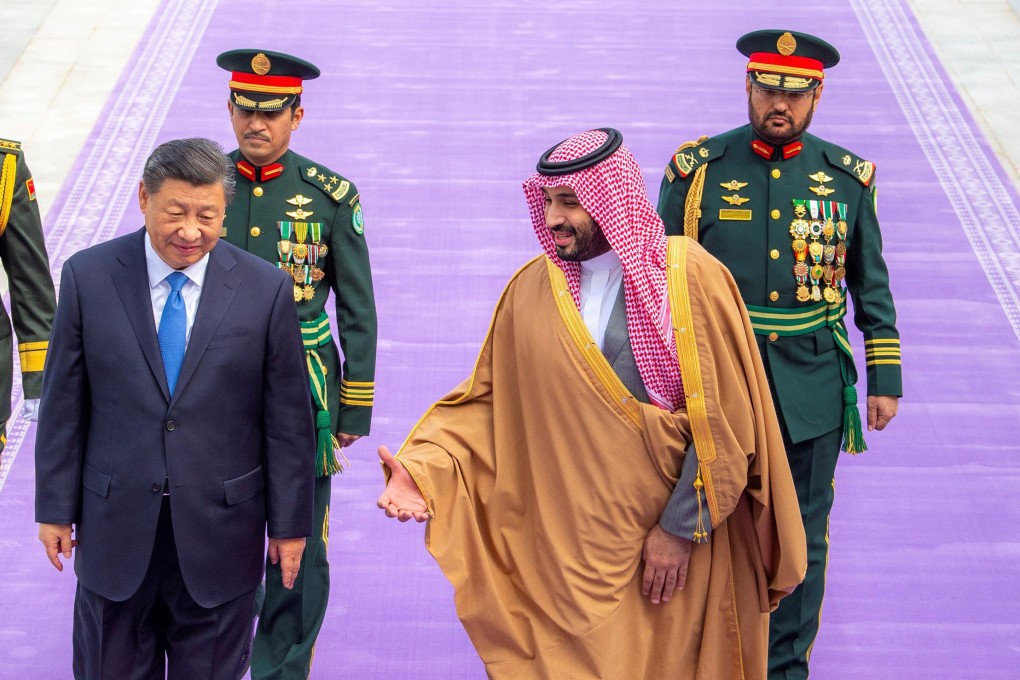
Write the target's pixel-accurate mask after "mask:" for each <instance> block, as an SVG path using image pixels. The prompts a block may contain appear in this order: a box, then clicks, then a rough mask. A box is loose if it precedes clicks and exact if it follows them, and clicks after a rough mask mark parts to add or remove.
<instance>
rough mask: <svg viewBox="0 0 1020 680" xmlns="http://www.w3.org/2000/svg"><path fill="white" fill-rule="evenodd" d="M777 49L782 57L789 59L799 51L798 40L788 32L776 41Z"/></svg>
mask: <svg viewBox="0 0 1020 680" xmlns="http://www.w3.org/2000/svg"><path fill="white" fill-rule="evenodd" d="M776 49H777V50H779V53H780V54H781V55H783V56H784V57H788V56H790V55H791V54H793V53H794V52H796V51H797V39H796V38H794V37H793V36H792V35H791V34H790V32H789V31H787V32H786V33H784V34H782V35H781V36H779V40H777V41H776Z"/></svg>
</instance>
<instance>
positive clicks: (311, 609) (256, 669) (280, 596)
mask: <svg viewBox="0 0 1020 680" xmlns="http://www.w3.org/2000/svg"><path fill="white" fill-rule="evenodd" d="M331 484H332V477H319V478H318V479H316V480H315V523H314V524H313V533H312V535H311V536H310V537H309V538H308V541H307V543H306V544H305V552H304V554H303V555H302V556H301V570H300V571H298V575H297V579H295V581H294V588H293V589H292V590H287V589H286V588H284V587H283V580H282V577H281V574H280V566H279V565H274V564H272V563H271V562H269V561H268V560H266V601H265V604H263V606H262V614H261V615H260V616H259V625H258V629H257V630H256V633H255V643H254V645H253V647H252V661H251V677H252V678H253V680H305V678H307V677H308V674H309V673H310V672H311V667H312V657H313V656H314V654H315V640H316V638H318V637H319V629H320V628H322V620H323V619H324V618H325V617H326V604H327V603H328V602H329V555H328V554H327V550H326V549H327V546H328V542H329V498H330V494H331V489H332V486H331Z"/></svg>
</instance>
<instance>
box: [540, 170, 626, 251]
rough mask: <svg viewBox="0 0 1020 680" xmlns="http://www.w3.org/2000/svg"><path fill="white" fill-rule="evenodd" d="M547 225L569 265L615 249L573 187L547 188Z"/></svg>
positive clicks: (558, 249)
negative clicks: (583, 205)
mask: <svg viewBox="0 0 1020 680" xmlns="http://www.w3.org/2000/svg"><path fill="white" fill-rule="evenodd" d="M542 191H543V192H544V193H545V226H547V227H549V231H551V232H552V237H553V244H555V246H556V254H557V255H559V256H560V259H561V260H566V261H568V262H584V261H585V260H590V259H592V258H593V257H597V256H599V255H601V254H603V253H607V252H609V251H610V250H612V246H610V245H609V241H607V240H606V235H605V234H604V233H602V227H600V226H599V225H597V224H596V223H595V220H593V219H592V218H591V215H589V214H588V211H587V210H585V209H584V208H583V207H582V206H581V202H580V201H579V200H578V199H577V194H575V193H574V190H573V189H571V188H570V187H552V188H544V189H542Z"/></svg>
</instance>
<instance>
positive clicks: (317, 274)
mask: <svg viewBox="0 0 1020 680" xmlns="http://www.w3.org/2000/svg"><path fill="white" fill-rule="evenodd" d="M324 276H326V272H324V271H322V270H321V269H319V268H318V267H312V281H322V279H323V277H324Z"/></svg>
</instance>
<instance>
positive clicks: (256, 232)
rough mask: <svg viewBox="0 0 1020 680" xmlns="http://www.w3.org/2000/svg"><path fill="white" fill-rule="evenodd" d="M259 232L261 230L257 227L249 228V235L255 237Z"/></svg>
mask: <svg viewBox="0 0 1020 680" xmlns="http://www.w3.org/2000/svg"><path fill="white" fill-rule="evenodd" d="M261 233H262V230H261V229H259V228H258V227H252V228H251V235H252V236H256V237H257V236H258V235H259V234H261Z"/></svg>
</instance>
